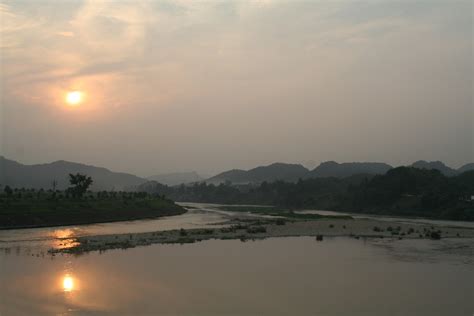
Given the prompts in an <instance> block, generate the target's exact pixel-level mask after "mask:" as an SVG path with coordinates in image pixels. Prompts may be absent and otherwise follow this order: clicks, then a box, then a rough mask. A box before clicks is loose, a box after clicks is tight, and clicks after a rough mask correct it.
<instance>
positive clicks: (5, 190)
mask: <svg viewBox="0 0 474 316" xmlns="http://www.w3.org/2000/svg"><path fill="white" fill-rule="evenodd" d="M3 191H4V192H5V194H6V195H7V196H11V195H12V194H13V190H12V188H10V186H9V185H7V186H5V189H3Z"/></svg>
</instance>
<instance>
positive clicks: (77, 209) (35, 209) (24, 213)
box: [0, 197, 186, 229]
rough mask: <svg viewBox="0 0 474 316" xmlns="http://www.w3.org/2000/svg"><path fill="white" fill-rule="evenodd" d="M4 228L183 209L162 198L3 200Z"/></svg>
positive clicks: (120, 218)
mask: <svg viewBox="0 0 474 316" xmlns="http://www.w3.org/2000/svg"><path fill="white" fill-rule="evenodd" d="M1 206H2V207H1V208H0V229H18V228H36V227H54V226H68V225H84V224H93V223H105V222H118V221H130V220H138V219H152V218H158V217H163V216H172V215H180V214H183V213H185V212H186V209H185V208H183V207H182V206H179V205H177V204H175V203H174V202H173V201H171V200H168V199H165V198H162V197H143V198H141V197H130V198H123V197H118V198H89V199H65V198H63V199H47V198H24V197H22V198H9V199H8V200H7V199H5V200H3V201H2V205H1Z"/></svg>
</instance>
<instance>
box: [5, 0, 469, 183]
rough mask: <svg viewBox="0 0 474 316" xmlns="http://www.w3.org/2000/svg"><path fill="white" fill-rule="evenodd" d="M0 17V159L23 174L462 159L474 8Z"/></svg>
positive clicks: (282, 7) (69, 4)
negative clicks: (64, 163)
mask: <svg viewBox="0 0 474 316" xmlns="http://www.w3.org/2000/svg"><path fill="white" fill-rule="evenodd" d="M0 20H1V34H0V35H1V37H0V39H1V42H0V44H1V55H0V57H1V73H0V74H1V84H0V86H1V90H0V95H1V109H0V111H1V112H0V115H1V117H0V127H1V134H0V149H1V154H2V155H5V156H7V157H8V158H11V159H15V160H18V161H20V162H23V163H40V162H50V161H54V160H59V159H64V160H70V161H77V162H83V163H88V164H94V165H99V166H105V167H108V168H110V169H112V170H117V171H127V172H132V173H136V174H138V175H152V174H156V173H163V172H172V171H183V170H197V171H198V172H201V173H207V174H211V173H215V172H219V171H222V170H225V169H229V168H251V167H254V166H257V165H262V164H268V163H271V162H275V161H281V162H294V163H305V164H318V163H319V162H321V161H325V160H336V161H339V162H346V161H383V162H388V163H391V164H394V165H399V164H406V163H411V162H413V161H415V160H418V159H425V160H443V161H445V162H446V163H448V164H449V165H452V166H454V167H458V166H460V165H462V164H464V163H467V162H472V161H474V145H473V144H474V136H473V134H474V110H473V107H474V105H473V90H474V89H473V88H474V87H473V1H451V0H443V1H435V0H428V1H411V0H406V1H378V0H374V1H363V2H360V1H329V0H327V1H316V0H314V1H298V0H293V1H279V0H261V1H184V0H178V1H98V0H91V1H44V0H38V1H33V0H30V1H21V0H20V1H18V0H15V1H6V0H0ZM68 91H82V92H83V93H84V100H83V102H82V103H81V104H80V105H79V106H75V107H71V106H69V105H67V104H66V102H65V101H64V99H65V96H66V93H67V92H68Z"/></svg>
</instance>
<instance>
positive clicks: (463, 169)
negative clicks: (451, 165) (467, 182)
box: [457, 163, 474, 173]
mask: <svg viewBox="0 0 474 316" xmlns="http://www.w3.org/2000/svg"><path fill="white" fill-rule="evenodd" d="M471 170H474V163H468V164H465V165H464V166H462V167H461V168H459V169H458V170H457V171H458V172H459V173H463V172H466V171H471Z"/></svg>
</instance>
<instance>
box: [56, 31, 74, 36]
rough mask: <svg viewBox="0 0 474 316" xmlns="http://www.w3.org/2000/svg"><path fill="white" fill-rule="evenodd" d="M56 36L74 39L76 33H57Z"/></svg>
mask: <svg viewBox="0 0 474 316" xmlns="http://www.w3.org/2000/svg"><path fill="white" fill-rule="evenodd" d="M56 34H58V35H60V36H64V37H74V32H65V31H63V32H57V33H56Z"/></svg>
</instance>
